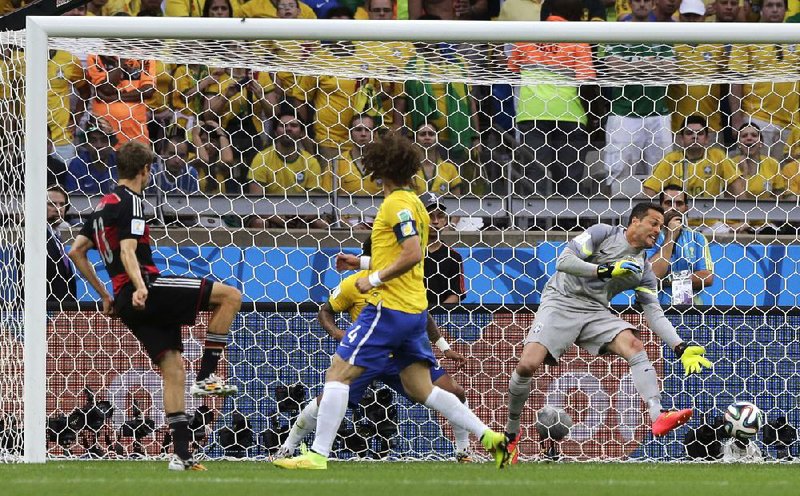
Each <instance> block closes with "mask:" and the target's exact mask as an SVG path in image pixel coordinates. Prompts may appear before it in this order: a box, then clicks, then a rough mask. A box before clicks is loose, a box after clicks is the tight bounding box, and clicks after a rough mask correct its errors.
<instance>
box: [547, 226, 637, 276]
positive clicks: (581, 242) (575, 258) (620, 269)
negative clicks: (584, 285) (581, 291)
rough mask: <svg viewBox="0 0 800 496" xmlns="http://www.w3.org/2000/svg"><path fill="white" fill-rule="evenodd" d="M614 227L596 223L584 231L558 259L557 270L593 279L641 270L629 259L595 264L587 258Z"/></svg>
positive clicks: (569, 244) (568, 244) (568, 245)
mask: <svg viewBox="0 0 800 496" xmlns="http://www.w3.org/2000/svg"><path fill="white" fill-rule="evenodd" d="M612 229H613V228H612V227H611V226H608V225H605V224H596V225H594V226H592V227H590V228H589V229H587V230H586V231H584V232H582V233H581V234H579V235H578V236H576V237H575V238H573V239H572V240H571V241H570V242H569V243H567V246H566V248H564V251H562V252H561V255H559V257H558V260H557V261H556V270H557V271H559V272H564V273H567V274H570V275H573V276H577V277H585V278H592V279H609V278H611V277H618V276H623V275H627V274H630V273H631V272H641V271H642V268H641V267H639V266H638V265H637V264H636V263H634V262H631V261H629V260H619V261H617V262H614V263H608V264H595V263H591V262H587V261H586V259H587V258H589V257H591V256H592V255H593V254H594V250H595V248H596V247H598V246H600V243H602V242H603V240H604V239H606V238H607V237H608V236H609V235H610V234H611V232H612Z"/></svg>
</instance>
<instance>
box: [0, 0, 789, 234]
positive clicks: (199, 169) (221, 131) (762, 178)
mask: <svg viewBox="0 0 800 496" xmlns="http://www.w3.org/2000/svg"><path fill="white" fill-rule="evenodd" d="M706 2H707V3H704V2H703V0H683V1H680V0H617V1H616V2H614V1H612V0H541V1H540V0H505V1H500V2H488V1H487V0H441V1H429V0H400V1H399V2H395V1H393V0H328V1H322V2H314V3H313V4H308V5H307V4H305V3H303V2H301V1H299V0H249V1H241V0H207V1H203V0H166V1H164V2H159V1H157V0H92V1H90V2H89V3H87V4H86V5H85V6H82V7H79V8H76V9H74V10H72V11H70V12H68V13H67V14H65V15H86V16H101V15H102V16H112V15H113V16H197V17H199V16H204V17H268V18H269V17H272V18H275V17H279V18H300V19H313V18H317V17H319V18H328V19H363V20H381V19H393V18H397V19H409V18H411V19H428V20H436V19H454V20H489V19H492V20H497V21H517V20H526V21H547V22H569V21H579V20H601V21H618V22H776V23H777V22H798V21H800V0H786V1H785V0H750V1H744V2H743V3H742V2H740V1H739V0H706ZM23 3H24V1H22V0H0V14H3V13H8V12H10V11H12V10H14V9H15V8H19V7H20V6H21V5H22V4H23ZM264 43H265V46H268V48H269V50H270V51H271V52H272V53H273V54H274V55H275V56H276V58H277V59H281V58H287V59H295V60H297V59H299V60H302V61H303V63H305V64H309V65H315V64H316V65H318V64H324V63H326V61H331V60H338V61H341V60H352V61H353V64H354V65H355V64H360V63H361V61H362V60H366V58H367V55H369V60H371V61H380V62H375V63H376V64H378V63H382V64H384V65H385V66H386V67H395V68H397V67H406V68H408V69H409V70H413V71H414V72H416V73H424V74H430V75H431V76H436V75H440V74H449V75H454V74H456V75H457V74H464V75H465V76H468V73H467V70H468V69H467V59H468V58H469V57H471V55H470V51H469V50H458V49H457V47H455V48H454V46H453V45H452V44H446V43H438V44H437V43H433V44H431V43H407V42H384V43H377V42H330V41H319V42H305V41H294V42H264ZM221 47H222V48H221V49H224V47H225V45H224V44H222V45H221ZM796 48H797V47H796V46H795V45H759V46H757V47H755V46H753V45H745V44H741V45H710V44H676V45H659V44H653V45H646V44H638V45H609V46H594V47H593V46H590V45H588V44H581V43H555V44H541V43H518V44H513V45H508V46H506V47H498V48H497V51H496V53H494V54H493V57H496V59H497V60H500V64H501V65H503V66H506V67H507V68H508V69H509V70H510V71H511V72H512V73H518V74H519V75H520V76H521V77H525V76H526V75H536V76H541V75H542V72H543V71H544V73H550V74H552V75H554V76H557V77H564V76H566V77H569V78H574V79H577V80H579V81H580V80H586V81H587V84H584V85H582V86H580V87H575V86H561V85H556V84H554V85H549V84H541V83H536V84H531V85H522V86H521V87H519V88H517V91H516V94H515V95H512V93H513V91H512V90H511V87H510V86H507V87H504V85H495V86H492V87H484V86H478V85H469V84H465V83H462V82H450V83H443V82H429V81H415V80H407V81H405V82H404V83H398V82H386V81H380V80H377V79H375V78H359V79H348V78H346V77H343V76H328V75H319V76H308V75H295V74H292V73H288V72H277V73H267V72H253V71H251V70H245V69H223V68H215V67H207V66H202V65H194V64H190V65H171V64H165V63H163V62H161V61H154V60H132V59H120V58H118V57H112V56H101V55H93V54H89V55H88V56H87V55H83V57H84V59H81V58H79V57H80V56H81V55H80V54H78V55H77V56H76V55H72V54H70V53H67V52H64V51H60V50H53V51H51V57H50V64H49V67H48V77H49V80H50V88H49V93H48V106H49V112H50V113H49V118H50V121H49V136H50V142H51V155H52V158H51V162H50V163H49V164H48V168H49V170H50V173H51V174H50V178H51V179H53V180H55V181H58V182H59V183H63V184H62V185H63V186H64V188H65V189H66V190H67V191H69V192H70V193H76V192H80V193H84V194H96V193H100V192H106V191H109V189H110V185H111V184H112V183H113V181H114V180H115V153H114V150H115V149H116V148H118V147H119V146H121V145H122V144H123V143H124V142H126V141H128V140H139V141H142V142H144V143H147V144H150V145H152V146H153V147H154V150H155V151H156V152H157V154H158V156H159V157H160V159H159V160H158V163H157V164H154V172H155V174H154V176H153V180H154V183H153V186H151V188H155V189H156V190H161V191H164V192H166V193H170V194H174V193H183V194H194V193H198V192H201V193H204V194H207V195H215V194H222V195H229V196H238V195H241V194H247V195H255V196H259V195H264V194H267V195H295V194H305V193H306V192H312V193H313V192H319V193H325V192H328V193H330V192H339V193H341V194H352V195H364V194H366V195H372V194H376V193H378V192H379V191H380V189H381V188H380V185H379V184H372V183H371V182H369V181H368V180H366V179H365V178H364V177H363V169H362V168H361V165H360V161H359V157H360V149H361V147H362V146H363V145H364V144H365V143H367V142H369V141H370V140H371V139H372V136H373V134H374V133H375V132H380V130H381V129H386V128H394V129H404V130H406V132H407V134H408V136H409V138H411V139H413V140H415V141H416V143H417V144H418V145H419V148H420V151H421V153H422V155H423V157H424V160H423V168H422V170H421V171H420V174H419V177H418V181H417V186H418V190H419V192H420V193H421V192H424V191H432V192H435V193H437V194H440V195H456V196H460V195H483V194H485V193H507V192H509V191H508V190H507V188H506V187H505V186H503V184H504V181H495V179H497V178H502V177H508V178H509V179H511V181H513V182H514V184H515V186H514V190H513V191H514V192H515V193H518V194H538V195H550V194H554V193H555V194H558V195H561V196H566V197H570V196H573V195H576V194H581V193H582V194H592V193H594V192H597V191H598V190H599V191H600V192H602V193H605V194H608V195H615V194H620V193H622V194H625V195H629V196H630V195H640V194H642V193H644V194H646V195H651V196H655V195H657V194H658V193H660V192H661V191H662V190H663V188H664V187H665V186H668V185H678V186H681V187H683V188H684V189H685V190H686V192H687V193H688V194H689V195H691V196H692V197H698V196H699V197H703V196H718V195H729V196H733V197H740V198H759V199H761V198H765V197H771V196H778V197H794V195H798V194H800V177H799V176H798V168H799V167H798V164H797V162H796V160H800V122H798V118H797V109H798V107H800V97H799V95H800V92H799V91H798V82H796V81H795V82H763V83H755V84H752V85H748V84H705V85H694V84H692V85H686V84H683V85H681V84H673V85H668V86H667V85H664V86H658V85H652V84H647V85H644V84H625V85H619V86H615V87H611V86H607V87H603V88H600V87H598V86H597V85H592V84H591V81H592V80H593V79H594V78H596V77H598V75H599V74H602V75H603V77H616V78H618V79H625V78H629V77H630V75H631V74H636V73H637V71H641V73H649V74H659V73H662V74H672V73H680V72H686V71H691V72H692V73H693V74H697V75H701V76H708V77H712V76H714V75H717V74H720V73H725V72H726V71H728V73H737V74H747V73H757V72H759V71H763V70H765V69H769V70H770V71H772V72H777V73H781V74H787V73H793V72H796V71H797V67H798V66H800V51H798V50H797V49H796ZM497 60H494V61H491V60H482V61H480V63H486V64H489V63H494V64H497ZM23 63H24V60H23V57H22V56H21V54H20V53H17V52H14V51H11V50H8V49H7V50H6V51H5V52H4V53H3V54H2V58H0V71H2V73H3V74H4V75H6V76H7V77H5V81H7V82H6V84H5V85H0V86H2V94H0V96H2V97H3V99H4V100H9V99H11V98H12V97H11V95H10V94H9V87H10V86H11V85H12V84H13V81H14V80H15V78H17V79H21V78H22V77H23V74H24V67H23ZM556 66H557V67H556ZM538 80H539V81H541V80H542V79H541V77H539V79H538ZM17 110H18V111H19V112H20V113H21V111H22V110H21V108H18V109H17ZM12 113H13V112H12ZM4 119H6V120H9V119H11V117H9V116H5V117H4ZM14 122H16V123H17V124H16V125H18V124H19V122H21V121H14ZM14 122H11V120H9V122H8V123H6V124H8V126H12V125H15V124H14ZM4 129H10V128H8V127H6V126H4ZM508 136H510V137H511V138H510V141H511V144H509V143H508V139H509V138H508ZM591 152H594V154H595V155H598V154H599V159H600V160H599V162H598V163H599V164H602V166H601V169H602V170H600V171H599V172H598V171H595V170H594V169H593V168H592V167H591V166H592V163H591V162H590V161H589V159H588V157H587V155H588V154H589V153H591ZM56 159H58V160H60V161H62V162H63V165H59V163H58V161H57V160H56ZM509 162H511V163H513V167H511V168H510V170H509V168H507V167H505V165H506V164H507V163H509ZM590 172H591V173H592V177H591V180H589V181H587V180H586V179H587V176H588V175H589V174H590ZM370 221H371V219H369V218H368V217H363V216H354V215H349V216H343V217H342V218H341V219H325V218H307V217H297V218H289V219H284V218H277V217H271V218H261V217H256V216H254V217H250V218H246V219H244V220H243V222H244V225H245V226H249V227H255V228H261V227H270V226H292V225H296V224H298V223H301V224H302V223H307V224H310V225H313V226H317V227H323V226H328V225H331V227H347V226H350V227H354V228H365V227H368V226H369V224H370ZM331 222H333V224H331ZM755 227H757V226H754V225H753V223H748V222H745V223H740V224H737V225H727V227H725V226H723V228H724V229H732V230H752V229H754V228H755Z"/></svg>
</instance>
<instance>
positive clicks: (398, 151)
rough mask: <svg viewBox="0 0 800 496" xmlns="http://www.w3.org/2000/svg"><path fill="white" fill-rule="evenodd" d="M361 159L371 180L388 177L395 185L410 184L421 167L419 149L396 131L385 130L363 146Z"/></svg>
mask: <svg viewBox="0 0 800 496" xmlns="http://www.w3.org/2000/svg"><path fill="white" fill-rule="evenodd" d="M361 160H362V163H363V164H364V169H365V171H366V172H367V174H369V175H370V176H371V177H372V180H374V181H377V180H378V179H388V180H389V181H391V182H393V183H394V184H396V185H397V186H411V182H412V180H413V179H414V176H415V175H416V174H417V171H419V169H420V167H421V156H420V152H419V149H418V148H417V146H416V145H414V143H412V142H411V141H409V140H408V138H406V137H405V136H403V135H402V134H400V133H399V132H397V131H387V132H386V133H384V134H382V135H380V137H379V138H378V139H377V140H375V141H373V142H372V143H370V144H368V145H367V146H365V147H364V154H363V157H362V159H361Z"/></svg>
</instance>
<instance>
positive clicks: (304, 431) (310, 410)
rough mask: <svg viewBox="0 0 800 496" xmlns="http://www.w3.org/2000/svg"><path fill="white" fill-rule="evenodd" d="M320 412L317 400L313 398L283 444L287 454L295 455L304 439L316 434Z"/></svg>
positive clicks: (298, 417)
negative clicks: (313, 433)
mask: <svg viewBox="0 0 800 496" xmlns="http://www.w3.org/2000/svg"><path fill="white" fill-rule="evenodd" d="M318 412H319V405H318V404H317V399H316V398H312V399H311V401H309V402H308V404H307V405H306V406H305V408H303V411H302V412H300V415H298V416H297V420H295V422H294V425H293V426H292V430H290V431H289V436H288V437H287V438H286V441H285V442H284V443H283V446H282V448H283V449H284V450H286V452H287V453H294V451H295V450H296V449H297V447H298V446H299V445H300V442H301V441H302V440H303V438H304V437H306V436H307V435H309V434H311V433H312V432H314V429H316V428H317V413H318Z"/></svg>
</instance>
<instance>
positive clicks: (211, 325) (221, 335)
mask: <svg viewBox="0 0 800 496" xmlns="http://www.w3.org/2000/svg"><path fill="white" fill-rule="evenodd" d="M203 297H204V296H201V298H203ZM207 307H208V308H211V309H213V310H212V313H211V319H210V320H209V321H208V332H206V341H205V345H204V347H203V356H202V358H201V359H200V369H199V370H198V371H197V377H196V378H195V385H194V386H193V390H192V393H193V394H195V395H198V396H205V395H208V394H215V395H221V396H225V395H230V394H236V392H237V388H236V387H235V386H231V385H227V384H224V382H222V381H221V380H220V379H219V378H218V377H216V371H217V365H218V364H219V360H220V358H222V352H223V350H224V349H225V346H226V345H227V344H228V333H229V332H230V329H231V324H233V319H234V318H235V317H236V313H237V312H238V311H239V309H240V308H241V307H242V293H241V292H240V291H239V290H238V289H236V288H234V287H232V286H228V285H227V284H222V283H219V282H215V283H212V285H211V291H210V294H209V295H208V305H207ZM200 308H203V307H202V306H201V307H200ZM198 385H200V386H198Z"/></svg>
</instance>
